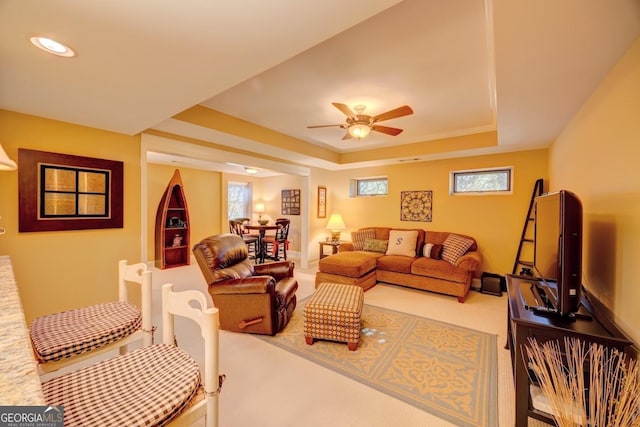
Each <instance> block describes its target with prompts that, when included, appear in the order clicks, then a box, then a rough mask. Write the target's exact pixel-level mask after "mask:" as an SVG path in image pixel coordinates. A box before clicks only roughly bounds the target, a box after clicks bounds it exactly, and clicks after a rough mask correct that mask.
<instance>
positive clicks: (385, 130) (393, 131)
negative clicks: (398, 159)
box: [371, 125, 402, 136]
mask: <svg viewBox="0 0 640 427" xmlns="http://www.w3.org/2000/svg"><path fill="white" fill-rule="evenodd" d="M371 130H375V131H376V132H382V133H386V134H387V135H393V136H396V135H400V133H401V132H402V129H398V128H390V127H389V126H378V125H373V126H371Z"/></svg>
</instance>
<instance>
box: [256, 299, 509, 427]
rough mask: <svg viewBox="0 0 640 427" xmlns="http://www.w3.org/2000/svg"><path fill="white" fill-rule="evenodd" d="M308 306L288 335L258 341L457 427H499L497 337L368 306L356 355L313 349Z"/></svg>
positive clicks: (337, 346)
mask: <svg viewBox="0 0 640 427" xmlns="http://www.w3.org/2000/svg"><path fill="white" fill-rule="evenodd" d="M305 303H306V301H300V302H299V304H298V308H297V309H296V312H295V313H294V315H293V317H292V319H291V321H290V322H289V324H288V325H287V327H286V328H285V330H284V331H282V332H280V333H278V334H277V335H276V336H274V337H271V336H259V335H256V336H255V337H256V338H259V339H261V340H263V341H266V342H268V343H270V344H273V345H275V346H278V347H280V348H282V349H285V350H287V351H289V352H292V353H294V354H296V355H298V356H301V357H303V358H305V359H308V360H310V361H312V362H314V363H317V364H319V365H322V366H324V367H326V368H329V369H331V370H333V371H335V372H338V373H340V374H343V375H345V376H347V377H349V378H352V379H355V380H357V381H359V382H361V383H363V384H365V385H367V386H369V387H372V388H374V389H376V390H378V391H381V392H383V393H386V394H388V395H390V396H392V397H395V398H397V399H400V400H402V401H404V402H406V403H408V404H410V405H413V406H415V407H417V408H419V409H421V410H423V411H427V412H429V413H431V414H433V415H435V416H437V417H439V418H442V419H445V420H447V421H449V422H451V423H453V424H455V425H459V426H496V425H497V410H498V409H497V408H498V404H497V354H496V345H497V344H496V335H493V334H488V333H485V332H480V331H476V330H473V329H469V328H465V327H461V326H457V325H452V324H449V323H445V322H441V321H437V320H431V319H427V318H424V317H420V316H415V315H411V314H407V313H403V312H399V311H394V310H390V309H385V308H381V307H376V306H372V305H367V304H365V306H364V308H363V313H362V330H361V335H360V341H359V343H358V349H357V350H356V351H348V349H347V345H346V344H344V343H338V342H332V341H323V340H316V341H315V342H314V344H313V345H307V344H306V343H305V339H304V332H303V323H304V315H303V311H302V310H303V307H304V305H305Z"/></svg>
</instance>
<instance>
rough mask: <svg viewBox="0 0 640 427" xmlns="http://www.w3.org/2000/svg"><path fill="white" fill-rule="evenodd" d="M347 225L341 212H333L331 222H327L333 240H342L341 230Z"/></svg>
mask: <svg viewBox="0 0 640 427" xmlns="http://www.w3.org/2000/svg"><path fill="white" fill-rule="evenodd" d="M345 228H346V227H345V225H344V221H343V220H342V215H340V214H331V217H329V222H328V223H327V230H330V231H331V240H333V241H334V242H337V241H339V240H340V231H341V230H344V229H345Z"/></svg>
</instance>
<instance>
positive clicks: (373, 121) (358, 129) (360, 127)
mask: <svg viewBox="0 0 640 427" xmlns="http://www.w3.org/2000/svg"><path fill="white" fill-rule="evenodd" d="M332 104H333V106H334V107H336V108H337V109H338V110H340V111H342V113H343V114H344V115H345V116H347V121H346V123H343V124H339V125H319V126H307V128H309V129H312V128H325V127H333V126H338V127H340V128H342V129H347V134H346V135H345V136H344V137H343V138H342V139H343V140H345V139H351V138H355V139H358V140H360V139H362V138H364V137H365V136H367V135H369V132H370V131H372V130H374V131H376V132H381V133H386V134H387V135H392V136H396V135H399V134H400V132H402V129H398V128H392V127H388V126H380V125H378V124H377V123H378V122H381V121H383V120H390V119H395V118H398V117H402V116H408V115H409V114H413V110H412V109H411V107H409V106H408V105H403V106H402V107H398V108H395V109H393V110H390V111H387V112H386V113H382V114H378V115H377V116H367V115H365V114H363V112H364V110H365V108H367V107H366V106H364V105H356V106H354V107H353V109H354V110H355V113H354V112H353V111H351V109H350V108H349V107H348V106H346V105H345V104H340V103H338V102H333V103H332Z"/></svg>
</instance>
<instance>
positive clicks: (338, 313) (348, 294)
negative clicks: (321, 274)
mask: <svg viewBox="0 0 640 427" xmlns="http://www.w3.org/2000/svg"><path fill="white" fill-rule="evenodd" d="M363 302H364V291H363V290H362V288H361V287H360V286H354V285H344V284H342V283H320V284H319V285H318V287H317V288H316V291H315V293H314V294H313V296H312V297H311V299H309V301H308V302H307V304H306V305H305V306H304V338H305V340H306V342H307V344H309V345H311V344H313V340H314V339H323V340H332V341H340V342H346V343H347V346H348V347H349V350H351V351H355V350H356V349H357V348H358V339H359V338H360V315H361V314H362V304H363Z"/></svg>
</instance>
